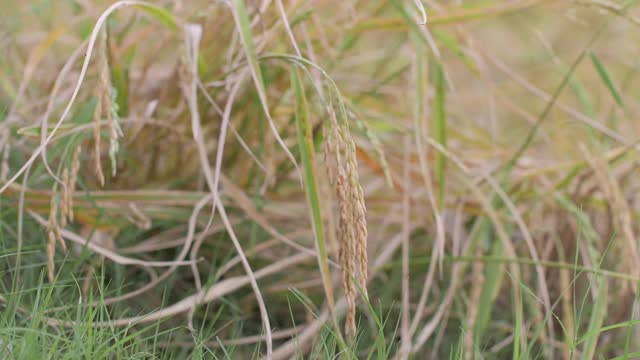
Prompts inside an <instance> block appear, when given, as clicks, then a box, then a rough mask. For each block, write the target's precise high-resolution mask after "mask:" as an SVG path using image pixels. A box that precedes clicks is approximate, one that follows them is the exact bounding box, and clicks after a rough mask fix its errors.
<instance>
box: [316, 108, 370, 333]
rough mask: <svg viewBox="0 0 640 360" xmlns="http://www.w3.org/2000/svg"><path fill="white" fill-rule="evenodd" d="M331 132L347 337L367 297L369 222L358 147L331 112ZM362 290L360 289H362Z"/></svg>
mask: <svg viewBox="0 0 640 360" xmlns="http://www.w3.org/2000/svg"><path fill="white" fill-rule="evenodd" d="M328 112H329V117H330V121H331V122H330V129H329V131H328V136H327V140H326V143H325V149H324V156H325V165H326V169H327V175H328V178H329V180H330V181H331V183H332V185H333V186H334V188H335V192H336V197H337V201H338V206H339V209H340V211H339V225H338V232H339V233H338V240H339V244H340V249H339V254H338V258H339V261H340V264H341V266H342V282H343V287H344V293H345V297H346V299H347V305H348V310H347V319H346V324H345V332H346V334H347V336H350V337H352V336H355V334H356V321H355V315H356V297H357V294H358V291H362V294H363V295H364V296H365V297H366V296H368V295H367V272H368V270H367V266H368V259H367V222H366V217H365V214H366V207H365V202H364V194H363V191H362V187H361V185H360V181H359V178H358V166H357V160H356V148H355V143H354V142H353V139H352V137H351V134H350V133H349V129H348V127H347V126H346V124H339V123H338V120H337V118H336V114H335V112H334V110H333V109H332V108H331V107H329V108H328ZM358 288H359V289H358Z"/></svg>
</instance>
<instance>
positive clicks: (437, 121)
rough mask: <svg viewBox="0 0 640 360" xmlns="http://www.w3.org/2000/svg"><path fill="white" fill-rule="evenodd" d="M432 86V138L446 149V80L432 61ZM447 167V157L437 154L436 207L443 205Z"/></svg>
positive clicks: (441, 70)
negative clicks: (433, 88) (433, 94)
mask: <svg viewBox="0 0 640 360" xmlns="http://www.w3.org/2000/svg"><path fill="white" fill-rule="evenodd" d="M434 70H435V71H434V79H433V81H434V86H435V98H434V100H433V136H434V139H435V140H436V141H437V142H438V143H439V144H440V145H442V147H443V148H444V149H446V148H447V115H446V112H445V111H446V110H445V109H446V107H445V101H446V88H445V86H446V80H445V78H444V71H443V69H442V65H441V64H440V63H439V62H438V61H437V60H434ZM446 167H447V157H446V156H445V155H444V154H442V153H441V152H438V153H437V154H436V179H437V180H438V206H439V207H440V208H442V206H443V205H444V195H445V170H446Z"/></svg>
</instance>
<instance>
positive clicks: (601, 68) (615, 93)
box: [589, 51, 624, 107]
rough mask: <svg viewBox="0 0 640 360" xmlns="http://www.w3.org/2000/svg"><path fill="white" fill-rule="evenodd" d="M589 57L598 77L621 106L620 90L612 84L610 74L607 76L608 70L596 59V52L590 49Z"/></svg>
mask: <svg viewBox="0 0 640 360" xmlns="http://www.w3.org/2000/svg"><path fill="white" fill-rule="evenodd" d="M589 57H590V58H591V62H592V63H593V66H595V68H596V70H597V71H598V75H600V78H601V79H602V81H603V82H604V84H605V85H607V88H609V91H610V92H611V95H612V96H613V98H614V99H615V100H616V103H618V105H620V107H623V106H624V103H623V101H622V96H620V92H618V89H617V88H616V86H615V85H614V83H613V80H612V79H611V76H609V72H608V71H607V69H605V67H604V65H602V63H601V62H600V60H598V57H597V56H596V54H594V53H593V52H591V51H590V52H589Z"/></svg>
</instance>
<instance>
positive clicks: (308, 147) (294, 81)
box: [291, 65, 339, 329]
mask: <svg viewBox="0 0 640 360" xmlns="http://www.w3.org/2000/svg"><path fill="white" fill-rule="evenodd" d="M291 86H292V87H293V90H294V93H295V99H296V104H295V109H296V110H295V122H296V128H297V134H298V144H299V148H300V158H301V160H302V169H303V172H302V174H303V179H304V188H305V193H306V195H307V202H308V204H309V207H310V208H311V220H312V221H311V223H312V225H313V232H314V236H315V239H316V248H317V250H318V264H319V266H320V273H321V275H322V282H323V285H324V289H325V292H326V296H327V301H328V303H329V308H330V311H331V312H332V314H333V315H334V319H335V309H334V300H333V287H332V283H331V272H330V271H329V258H328V256H327V250H326V244H325V238H324V226H323V222H322V213H321V206H320V197H319V195H318V187H317V184H316V179H317V178H318V176H317V172H316V167H315V156H314V143H313V127H312V125H311V122H310V120H309V109H308V106H307V98H306V96H305V94H304V87H303V85H302V81H301V80H300V74H299V70H298V68H297V67H296V66H295V65H294V66H292V69H291ZM336 325H337V324H336ZM336 329H339V327H338V326H336Z"/></svg>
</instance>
